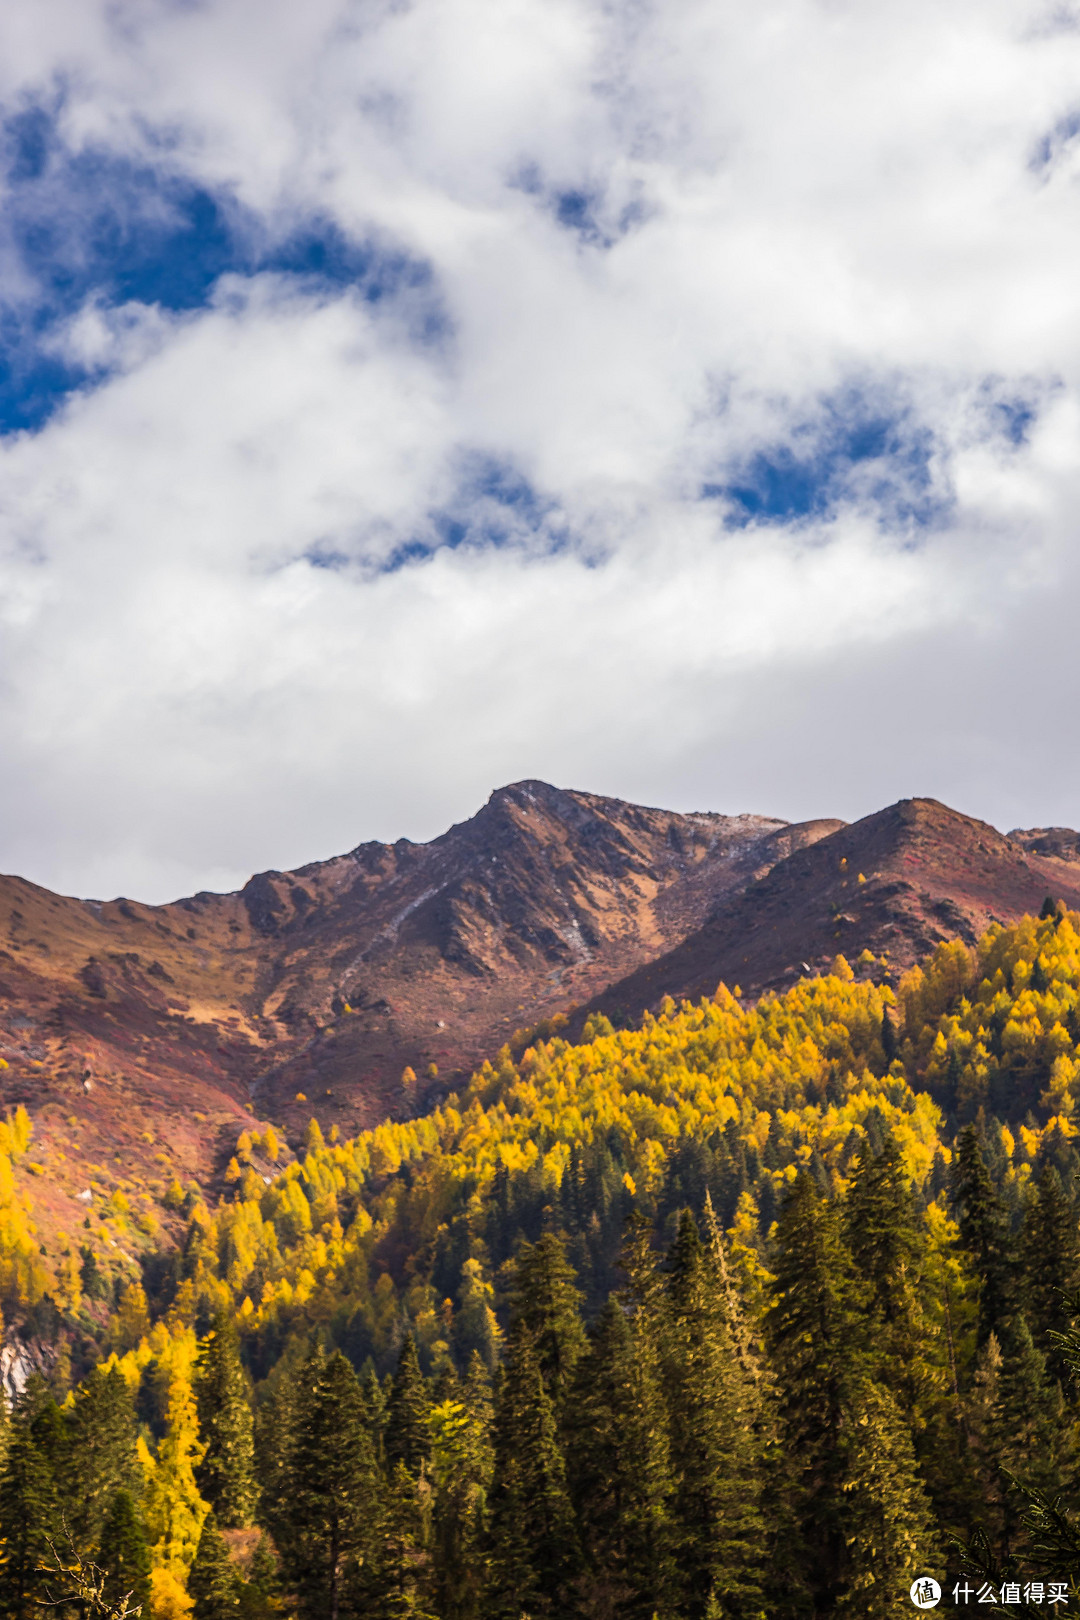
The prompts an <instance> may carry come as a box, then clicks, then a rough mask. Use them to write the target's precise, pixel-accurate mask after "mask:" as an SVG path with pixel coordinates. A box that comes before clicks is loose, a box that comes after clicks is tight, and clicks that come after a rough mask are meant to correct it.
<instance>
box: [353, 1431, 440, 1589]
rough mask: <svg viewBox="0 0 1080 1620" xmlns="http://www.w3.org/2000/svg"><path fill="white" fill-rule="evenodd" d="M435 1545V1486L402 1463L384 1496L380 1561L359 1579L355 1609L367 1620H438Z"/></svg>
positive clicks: (358, 1574) (358, 1575)
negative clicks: (432, 1520) (433, 1493)
mask: <svg viewBox="0 0 1080 1620" xmlns="http://www.w3.org/2000/svg"><path fill="white" fill-rule="evenodd" d="M430 1544H431V1487H430V1485H429V1483H428V1481H427V1480H426V1479H425V1478H423V1477H422V1476H421V1477H420V1478H419V1479H418V1478H416V1477H415V1476H414V1475H412V1474H411V1473H410V1472H409V1470H408V1469H407V1468H406V1466H405V1464H404V1463H403V1462H400V1461H399V1462H397V1463H395V1464H394V1468H393V1472H392V1473H391V1476H390V1479H389V1482H388V1484H387V1488H386V1491H385V1493H384V1497H383V1502H382V1511H381V1513H380V1516H379V1529H378V1545H377V1549H376V1551H375V1553H374V1557H373V1558H372V1559H371V1560H370V1562H369V1563H368V1564H367V1566H366V1567H360V1568H359V1569H358V1570H356V1571H355V1572H354V1576H353V1581H352V1595H353V1597H354V1600H355V1603H354V1607H355V1609H356V1610H357V1612H358V1613H360V1614H362V1615H363V1616H364V1620H436V1616H435V1613H434V1610H433V1607H432V1596H433V1593H432V1588H433V1585H434V1580H435V1573H434V1569H433V1566H432V1560H431V1554H430ZM439 1620H442V1616H440V1617H439Z"/></svg>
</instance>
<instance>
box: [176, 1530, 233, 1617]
mask: <svg viewBox="0 0 1080 1620" xmlns="http://www.w3.org/2000/svg"><path fill="white" fill-rule="evenodd" d="M188 1595H189V1597H190V1598H191V1599H192V1605H193V1606H192V1611H191V1613H192V1620H234V1617H235V1616H236V1615H237V1612H238V1610H239V1605H240V1579H239V1576H238V1575H237V1572H236V1570H235V1568H234V1567H233V1563H232V1560H231V1559H230V1557H229V1549H228V1548H227V1547H226V1545H225V1542H224V1540H223V1539H222V1535H221V1531H220V1530H219V1529H218V1525H217V1518H216V1516H215V1514H214V1510H213V1508H211V1509H210V1512H209V1513H208V1514H207V1515H206V1518H205V1519H204V1520H203V1527H202V1534H201V1535H200V1537H199V1547H198V1551H197V1552H196V1554H195V1562H194V1563H193V1564H192V1566H191V1574H190V1575H189V1577H188Z"/></svg>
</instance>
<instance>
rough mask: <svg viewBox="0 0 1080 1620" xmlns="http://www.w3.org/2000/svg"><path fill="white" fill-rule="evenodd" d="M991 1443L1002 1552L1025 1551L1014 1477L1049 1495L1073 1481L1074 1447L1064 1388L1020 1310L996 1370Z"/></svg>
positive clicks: (1005, 1553) (1051, 1495)
mask: <svg viewBox="0 0 1080 1620" xmlns="http://www.w3.org/2000/svg"><path fill="white" fill-rule="evenodd" d="M996 1396H997V1398H996V1401H995V1403H994V1412H993V1421H992V1425H991V1446H992V1451H993V1455H994V1458H995V1461H996V1465H997V1470H998V1481H997V1485H998V1489H997V1499H998V1502H999V1503H1000V1535H1001V1539H1000V1544H999V1550H1000V1552H1001V1554H1002V1555H1003V1556H1008V1554H1009V1553H1011V1552H1013V1553H1014V1552H1022V1551H1024V1550H1025V1548H1024V1536H1023V1533H1022V1526H1021V1512H1022V1503H1021V1502H1019V1501H1018V1499H1017V1497H1016V1494H1015V1492H1014V1491H1013V1489H1012V1486H1011V1478H1012V1477H1013V1476H1017V1477H1020V1478H1022V1479H1023V1480H1024V1483H1025V1484H1026V1485H1028V1486H1031V1487H1033V1488H1034V1489H1036V1490H1039V1491H1042V1492H1043V1493H1044V1494H1045V1495H1047V1496H1049V1497H1054V1496H1056V1495H1058V1494H1059V1493H1060V1491H1061V1490H1062V1488H1063V1487H1064V1485H1065V1484H1066V1483H1067V1482H1071V1480H1072V1478H1073V1476H1074V1474H1075V1468H1076V1445H1075V1440H1074V1438H1073V1434H1072V1430H1071V1426H1070V1425H1069V1423H1068V1421H1067V1417H1066V1413H1065V1404H1064V1400H1063V1397H1062V1393H1061V1389H1060V1387H1059V1386H1058V1385H1057V1384H1055V1383H1052V1382H1051V1381H1050V1379H1049V1378H1048V1377H1047V1370H1046V1358H1045V1356H1043V1355H1042V1353H1041V1352H1040V1351H1039V1350H1038V1349H1037V1348H1036V1346H1035V1345H1034V1344H1033V1342H1032V1338H1031V1333H1030V1331H1029V1330H1028V1325H1027V1322H1026V1321H1025V1320H1024V1317H1023V1315H1022V1314H1020V1313H1017V1315H1016V1316H1015V1317H1014V1318H1013V1322H1012V1327H1011V1330H1010V1332H1009V1334H1008V1337H1007V1339H1006V1344H1005V1349H1004V1354H1003V1356H1002V1361H1001V1368H1000V1372H999V1374H998V1380H997V1391H996Z"/></svg>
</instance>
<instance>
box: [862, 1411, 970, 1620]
mask: <svg viewBox="0 0 1080 1620" xmlns="http://www.w3.org/2000/svg"><path fill="white" fill-rule="evenodd" d="M849 1428H850V1442H849V1445H848V1448H847V1455H846V1459H845V1462H846V1467H845V1473H846V1478H845V1482H844V1496H845V1512H844V1520H843V1529H844V1540H845V1543H846V1557H845V1560H844V1570H843V1579H842V1584H841V1590H840V1592H839V1595H838V1597H837V1602H836V1608H835V1613H836V1614H837V1615H844V1616H848V1615H850V1616H851V1617H852V1620H894V1616H896V1615H898V1614H901V1613H904V1612H905V1610H906V1604H907V1600H908V1590H909V1588H910V1586H911V1582H912V1580H913V1578H914V1577H915V1576H916V1575H937V1577H938V1578H939V1579H942V1578H943V1569H942V1563H941V1554H940V1551H939V1549H938V1547H937V1545H936V1543H935V1538H934V1533H933V1514H932V1510H931V1507H930V1503H929V1501H928V1500H927V1497H926V1493H925V1490H924V1488H923V1485H922V1481H921V1479H920V1477H919V1472H918V1465H917V1462H916V1458H915V1448H914V1446H913V1444H912V1440H911V1433H910V1430H909V1429H908V1427H907V1424H906V1423H905V1421H904V1418H903V1415H902V1413H901V1411H900V1409H899V1407H898V1406H897V1404H896V1402H895V1401H894V1400H893V1398H892V1396H891V1395H890V1393H889V1392H888V1390H886V1389H884V1388H882V1387H881V1385H879V1384H874V1383H872V1382H870V1381H869V1380H867V1381H866V1382H865V1383H863V1384H862V1385H860V1386H858V1387H857V1388H856V1389H855V1390H853V1391H852V1394H851V1399H850V1405H849Z"/></svg>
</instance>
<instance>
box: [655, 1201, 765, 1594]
mask: <svg viewBox="0 0 1080 1620" xmlns="http://www.w3.org/2000/svg"><path fill="white" fill-rule="evenodd" d="M667 1271H668V1287H667V1299H666V1310H665V1317H664V1328H663V1357H664V1388H665V1391H666V1394H667V1403H668V1411H669V1419H670V1433H671V1467H672V1471H673V1473H674V1476H675V1506H674V1513H675V1520H676V1524H677V1527H678V1529H677V1559H678V1567H679V1574H680V1580H681V1586H682V1609H683V1612H684V1613H685V1614H686V1615H687V1616H688V1617H689V1620H705V1617H706V1616H707V1615H708V1612H709V1605H710V1603H711V1604H713V1605H714V1606H716V1607H718V1608H719V1610H720V1612H722V1613H724V1614H730V1615H752V1614H756V1613H758V1612H759V1611H760V1609H761V1607H762V1583H763V1563H764V1551H765V1540H766V1536H765V1525H764V1522H763V1520H762V1516H761V1510H760V1502H761V1492H762V1485H763V1469H762V1458H761V1447H760V1441H759V1436H758V1434H757V1432H756V1426H757V1419H758V1415H759V1413H758V1399H757V1394H756V1390H755V1385H754V1381H753V1378H752V1376H751V1375H750V1374H749V1373H748V1371H747V1370H746V1368H745V1367H744V1366H743V1365H742V1363H741V1362H740V1359H739V1353H738V1348H737V1346H736V1344H735V1342H734V1340H733V1337H732V1333H731V1330H730V1327H729V1325H728V1321H727V1320H726V1307H727V1302H726V1301H725V1299H724V1298H723V1295H722V1294H721V1292H720V1290H719V1287H718V1278H716V1277H715V1276H714V1275H713V1274H712V1271H711V1268H710V1266H709V1265H708V1263H707V1260H706V1255H705V1251H704V1250H703V1248H702V1246H701V1240H700V1237H699V1235H698V1229H697V1226H696V1224H695V1222H694V1218H693V1216H692V1215H691V1214H690V1212H689V1211H684V1212H683V1215H682V1217H681V1218H680V1221H679V1230H678V1234H677V1236H676V1238H675V1242H674V1243H673V1245H672V1248H671V1251H670V1253H669V1255H668V1259H667Z"/></svg>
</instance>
